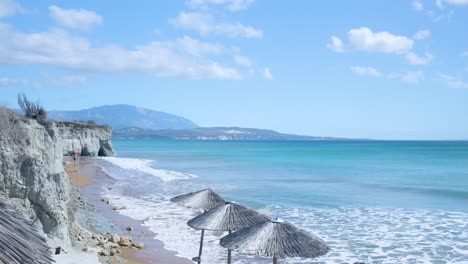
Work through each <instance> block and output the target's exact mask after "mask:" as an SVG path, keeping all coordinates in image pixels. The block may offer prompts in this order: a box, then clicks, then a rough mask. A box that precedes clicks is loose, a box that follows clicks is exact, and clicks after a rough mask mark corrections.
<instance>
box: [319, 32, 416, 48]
mask: <svg viewBox="0 0 468 264" xmlns="http://www.w3.org/2000/svg"><path fill="white" fill-rule="evenodd" d="M327 47H328V48H329V49H331V50H333V51H338V52H340V51H344V50H356V51H367V52H383V53H395V54H402V53H406V52H408V51H410V50H411V49H412V48H413V40H412V39H410V38H407V37H405V36H398V35H394V34H391V33H389V32H385V31H383V32H373V31H372V30H371V29H369V28H367V27H361V28H357V29H351V30H350V31H348V44H346V45H345V44H343V41H342V40H341V39H340V38H338V37H336V36H332V42H331V43H330V44H328V46H327Z"/></svg>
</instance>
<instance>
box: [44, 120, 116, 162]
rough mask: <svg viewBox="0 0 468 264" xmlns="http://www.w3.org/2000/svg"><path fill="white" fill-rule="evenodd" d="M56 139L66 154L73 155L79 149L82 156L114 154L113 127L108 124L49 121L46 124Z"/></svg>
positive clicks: (50, 133)
mask: <svg viewBox="0 0 468 264" xmlns="http://www.w3.org/2000/svg"><path fill="white" fill-rule="evenodd" d="M44 126H45V128H46V130H47V131H48V133H49V135H50V136H51V137H52V138H54V139H56V140H57V142H58V144H59V145H60V148H61V149H62V152H63V154H64V155H73V150H74V149H79V151H80V155H81V156H92V157H95V156H113V155H114V150H113V148H112V144H111V135H112V129H111V128H110V127H108V126H98V125H90V124H85V123H78V122H49V123H47V124H45V125H44Z"/></svg>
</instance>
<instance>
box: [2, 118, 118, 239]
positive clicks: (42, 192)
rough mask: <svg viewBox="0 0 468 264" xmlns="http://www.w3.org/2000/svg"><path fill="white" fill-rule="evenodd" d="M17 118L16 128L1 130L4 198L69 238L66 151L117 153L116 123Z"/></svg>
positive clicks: (55, 235)
mask: <svg viewBox="0 0 468 264" xmlns="http://www.w3.org/2000/svg"><path fill="white" fill-rule="evenodd" d="M12 124H13V126H14V127H13V129H12V131H13V132H9V133H0V200H1V201H3V202H5V203H7V204H9V205H10V206H12V207H13V208H14V209H16V210H17V211H18V212H20V213H21V214H22V215H24V216H25V218H26V219H27V220H28V221H30V222H32V223H34V225H36V226H37V228H38V230H41V231H42V232H43V233H44V234H46V235H47V236H48V237H49V238H50V239H53V240H61V241H65V243H67V242H68V241H69V231H68V230H69V225H70V221H71V220H70V219H69V208H68V206H67V203H68V201H69V192H70V187H69V181H68V177H67V175H66V174H65V171H64V168H63V156H64V154H68V153H69V151H72V150H73V149H74V148H79V149H81V154H83V155H87V156H97V155H102V156H106V155H113V149H112V146H111V141H110V140H111V129H110V128H108V127H103V126H92V125H85V124H79V123H68V122H64V123H62V122H48V123H45V124H39V123H38V122H36V121H35V120H28V119H26V120H24V119H18V120H15V121H14V122H13V123H12ZM1 128H2V126H0V129H1ZM0 132H2V131H0Z"/></svg>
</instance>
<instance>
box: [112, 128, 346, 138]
mask: <svg viewBox="0 0 468 264" xmlns="http://www.w3.org/2000/svg"><path fill="white" fill-rule="evenodd" d="M112 137H113V138H114V139H153V140H154V139H161V140H332V139H335V140H337V138H326V137H311V136H300V135H291V134H282V133H279V132H276V131H273V130H268V129H255V128H240V127H198V128H193V129H182V130H175V129H164V130H149V129H141V128H136V127H131V128H124V129H116V130H113V132H112Z"/></svg>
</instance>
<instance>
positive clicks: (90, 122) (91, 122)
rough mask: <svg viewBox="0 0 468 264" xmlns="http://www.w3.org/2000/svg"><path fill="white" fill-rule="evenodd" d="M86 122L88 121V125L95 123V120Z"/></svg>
mask: <svg viewBox="0 0 468 264" xmlns="http://www.w3.org/2000/svg"><path fill="white" fill-rule="evenodd" d="M86 123H88V125H96V122H94V120H88V121H87V122H86Z"/></svg>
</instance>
